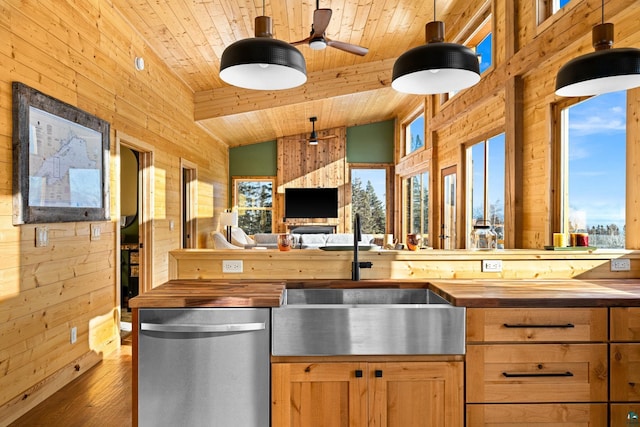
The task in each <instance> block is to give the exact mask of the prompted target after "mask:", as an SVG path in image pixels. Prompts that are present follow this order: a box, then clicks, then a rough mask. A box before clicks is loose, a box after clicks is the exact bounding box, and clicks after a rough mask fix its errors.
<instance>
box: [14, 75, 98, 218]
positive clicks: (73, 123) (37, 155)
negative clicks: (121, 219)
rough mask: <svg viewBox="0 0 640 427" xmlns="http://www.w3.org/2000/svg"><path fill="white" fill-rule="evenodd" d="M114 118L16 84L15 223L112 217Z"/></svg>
mask: <svg viewBox="0 0 640 427" xmlns="http://www.w3.org/2000/svg"><path fill="white" fill-rule="evenodd" d="M109 129H110V127H109V123H108V122H106V121H104V120H102V119H100V118H98V117H96V116H93V115H91V114H89V113H87V112H85V111H82V110H80V109H78V108H76V107H74V106H72V105H69V104H65V103H63V102H61V101H59V100H57V99H54V98H52V97H50V96H48V95H45V94H43V93H41V92H39V91H37V90H35V89H32V88H30V87H28V86H26V85H24V84H22V83H19V82H14V83H13V224H14V225H18V224H34V223H50V222H70V221H104V220H108V219H109V133H110V130H109Z"/></svg>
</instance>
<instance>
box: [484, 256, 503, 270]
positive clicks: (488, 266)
mask: <svg viewBox="0 0 640 427" xmlns="http://www.w3.org/2000/svg"><path fill="white" fill-rule="evenodd" d="M482 271H483V272H484V273H500V272H501V271H502V260H501V259H483V260H482Z"/></svg>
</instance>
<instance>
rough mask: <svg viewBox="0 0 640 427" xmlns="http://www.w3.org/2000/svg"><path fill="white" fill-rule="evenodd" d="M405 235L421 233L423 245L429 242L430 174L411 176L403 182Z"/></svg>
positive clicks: (427, 244) (428, 244)
mask: <svg viewBox="0 0 640 427" xmlns="http://www.w3.org/2000/svg"><path fill="white" fill-rule="evenodd" d="M403 193H404V222H403V228H404V234H405V235H406V234H408V233H419V234H421V235H422V245H423V246H430V241H429V172H423V173H420V174H417V175H413V176H410V177H408V178H406V179H404V180H403Z"/></svg>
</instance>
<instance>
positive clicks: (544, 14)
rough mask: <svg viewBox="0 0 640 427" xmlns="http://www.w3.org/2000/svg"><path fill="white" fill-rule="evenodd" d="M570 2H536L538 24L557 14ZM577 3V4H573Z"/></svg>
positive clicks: (560, 0)
mask: <svg viewBox="0 0 640 427" xmlns="http://www.w3.org/2000/svg"><path fill="white" fill-rule="evenodd" d="M569 2H571V0H538V23H542V22H544V21H545V20H546V19H547V18H549V17H551V16H553V15H555V14H556V13H558V11H559V10H560V9H562V8H563V7H565V6H566V5H567V4H568V3H569ZM575 3H577V2H575Z"/></svg>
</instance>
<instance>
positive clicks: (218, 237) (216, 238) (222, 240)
mask: <svg viewBox="0 0 640 427" xmlns="http://www.w3.org/2000/svg"><path fill="white" fill-rule="evenodd" d="M211 239H212V240H213V249H244V247H242V246H236V245H233V244H231V243H229V242H227V238H226V237H225V236H224V234H222V233H221V232H219V231H213V232H211Z"/></svg>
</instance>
